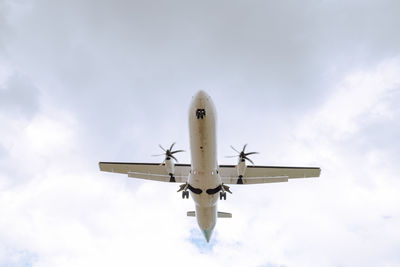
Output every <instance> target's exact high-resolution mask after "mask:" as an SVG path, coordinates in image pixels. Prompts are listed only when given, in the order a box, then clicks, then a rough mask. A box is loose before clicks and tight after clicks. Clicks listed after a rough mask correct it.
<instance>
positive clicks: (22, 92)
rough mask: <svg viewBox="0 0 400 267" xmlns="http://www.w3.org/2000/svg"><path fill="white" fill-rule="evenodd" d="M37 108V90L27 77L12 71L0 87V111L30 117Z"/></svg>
mask: <svg viewBox="0 0 400 267" xmlns="http://www.w3.org/2000/svg"><path fill="white" fill-rule="evenodd" d="M38 109H39V90H38V88H36V87H35V86H34V85H33V84H32V83H31V82H30V81H29V80H28V79H27V78H25V77H23V76H22V75H20V74H17V73H14V74H13V75H11V76H10V77H9V78H8V79H7V81H6V82H5V83H4V84H3V85H2V87H0V111H2V112H4V113H9V114H17V115H23V116H24V117H28V118H30V117H32V116H33V115H34V114H35V113H36V112H37V111H38Z"/></svg>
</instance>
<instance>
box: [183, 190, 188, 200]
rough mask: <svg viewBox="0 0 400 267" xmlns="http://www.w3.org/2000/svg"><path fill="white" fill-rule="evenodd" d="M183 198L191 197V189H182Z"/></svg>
mask: <svg viewBox="0 0 400 267" xmlns="http://www.w3.org/2000/svg"><path fill="white" fill-rule="evenodd" d="M182 198H183V199H185V198H187V199H188V198H189V191H182Z"/></svg>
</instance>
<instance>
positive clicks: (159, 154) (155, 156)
mask: <svg viewBox="0 0 400 267" xmlns="http://www.w3.org/2000/svg"><path fill="white" fill-rule="evenodd" d="M164 155H165V154H158V155H151V156H152V157H158V156H164Z"/></svg>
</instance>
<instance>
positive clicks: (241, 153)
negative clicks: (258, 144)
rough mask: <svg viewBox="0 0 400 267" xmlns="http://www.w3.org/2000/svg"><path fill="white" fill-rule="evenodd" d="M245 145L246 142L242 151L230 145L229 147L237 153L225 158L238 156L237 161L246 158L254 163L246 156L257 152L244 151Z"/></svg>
mask: <svg viewBox="0 0 400 267" xmlns="http://www.w3.org/2000/svg"><path fill="white" fill-rule="evenodd" d="M246 147H247V144H245V145H244V146H243V149H242V151H240V152H239V151H238V150H237V149H236V148H234V147H233V146H231V148H232V149H233V150H234V151H235V152H237V153H238V155H236V156H228V157H227V158H235V157H239V161H245V160H247V161H249V162H250V163H251V164H253V165H254V162H253V161H252V160H251V159H249V158H248V156H250V155H253V154H258V152H247V153H245V150H246Z"/></svg>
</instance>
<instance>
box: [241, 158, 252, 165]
mask: <svg viewBox="0 0 400 267" xmlns="http://www.w3.org/2000/svg"><path fill="white" fill-rule="evenodd" d="M243 158H244V159H246V160H248V161H249V162H251V164H253V165H254V162H253V161H252V160H251V159H249V158H248V157H246V156H244V157H243Z"/></svg>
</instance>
